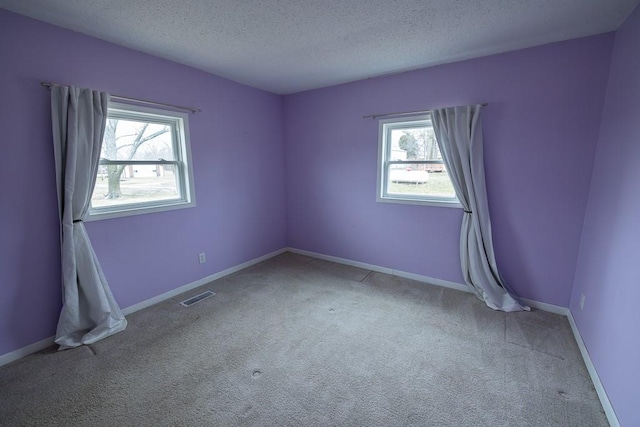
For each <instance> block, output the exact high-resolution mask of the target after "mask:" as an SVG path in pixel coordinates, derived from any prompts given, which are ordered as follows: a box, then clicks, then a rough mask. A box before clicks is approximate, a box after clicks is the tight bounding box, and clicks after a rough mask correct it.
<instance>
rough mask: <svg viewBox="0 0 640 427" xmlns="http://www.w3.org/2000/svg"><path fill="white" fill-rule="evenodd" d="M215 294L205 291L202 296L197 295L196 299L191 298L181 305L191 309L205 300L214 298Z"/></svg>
mask: <svg viewBox="0 0 640 427" xmlns="http://www.w3.org/2000/svg"><path fill="white" fill-rule="evenodd" d="M214 295H215V293H213V292H211V291H205V292H203V293H201V294H198V295H196V296H195V297H191V298H189V299H186V300H184V301H182V302H181V303H180V304H181V305H184V306H185V307H191V306H192V305H193V304H195V303H197V302H200V301H202V300H203V299H207V298H209V297H212V296H214Z"/></svg>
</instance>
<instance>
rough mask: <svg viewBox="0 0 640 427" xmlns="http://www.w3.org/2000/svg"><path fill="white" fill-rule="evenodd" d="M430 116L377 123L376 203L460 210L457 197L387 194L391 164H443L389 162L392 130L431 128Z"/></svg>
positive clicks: (421, 161)
mask: <svg viewBox="0 0 640 427" xmlns="http://www.w3.org/2000/svg"><path fill="white" fill-rule="evenodd" d="M431 123H432V122H431V114H430V113H427V114H418V115H407V116H402V117H393V118H387V119H380V120H379V121H378V165H377V166H378V167H377V170H378V174H377V188H376V191H377V193H376V201H377V202H382V203H399V204H410V205H422V206H438V207H445V208H462V205H461V204H460V201H459V200H458V198H457V196H454V197H453V198H450V197H439V196H434V195H428V194H426V195H409V194H389V193H387V187H388V180H389V166H390V165H392V164H444V162H443V161H442V160H415V159H411V160H389V157H390V152H391V144H390V135H391V132H392V130H394V129H403V128H415V127H420V126H424V125H425V124H426V125H428V126H432V124H431Z"/></svg>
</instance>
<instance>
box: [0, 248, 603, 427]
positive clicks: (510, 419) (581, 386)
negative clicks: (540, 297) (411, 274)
mask: <svg viewBox="0 0 640 427" xmlns="http://www.w3.org/2000/svg"><path fill="white" fill-rule="evenodd" d="M204 289H211V290H213V291H214V292H216V295H215V296H214V297H212V298H209V299H207V300H204V301H202V302H200V303H198V304H196V305H194V306H192V307H189V308H185V307H182V306H181V305H179V301H182V300H184V299H186V298H187V297H188V296H192V295H196V294H197V293H199V292H201V291H202V290H204ZM128 319H129V327H128V328H127V329H126V330H125V331H124V332H122V333H120V334H117V335H114V336H113V337H110V338H107V339H105V340H103V341H101V342H99V343H97V344H94V345H91V346H86V347H80V348H77V349H75V350H68V351H63V352H56V351H54V350H46V351H43V352H40V353H37V354H34V355H31V356H28V357H26V358H24V359H21V360H19V361H17V362H14V363H12V364H9V365H6V366H4V367H2V368H0V425H3V426H5V425H6V426H13V425H47V426H74V425H82V426H107V425H109V426H147V425H148V426H167V425H171V426H227V425H229V426H235V425H246V426H326V425H339V426H604V425H607V421H606V418H605V416H604V413H603V411H602V407H601V405H600V403H599V401H598V398H597V396H596V393H595V390H594V389H593V385H592V383H591V381H590V379H589V376H588V373H587V370H586V368H585V366H584V363H583V361H582V359H581V357H580V354H579V350H578V347H577V345H576V342H575V339H574V338H573V335H572V333H571V330H570V327H569V324H568V322H567V320H566V319H565V318H564V317H562V316H558V315H554V314H550V313H546V312H542V311H532V312H530V313H511V314H505V313H501V312H495V311H492V310H490V309H488V308H487V307H485V306H484V304H483V303H481V302H479V301H477V300H476V299H475V298H474V297H473V296H472V295H471V294H467V293H463V292H458V291H454V290H450V289H445V288H440V287H436V286H430V285H425V284H423V283H419V282H414V281H411V280H406V279H401V278H397V277H394V276H389V275H385V274H381V273H374V272H370V271H367V270H362V269H358V268H354V267H348V266H343V265H339V264H333V263H329V262H326V261H322V260H314V259H312V258H308V257H304V256H301V255H295V254H290V253H286V254H283V255H280V256H278V257H276V258H273V259H271V260H268V261H266V262H263V263H261V264H257V265H255V266H253V267H251V268H248V269H246V270H243V271H240V272H238V273H236V274H233V275H231V276H227V277H225V278H223V279H220V280H218V281H215V282H212V283H210V284H208V285H206V286H204V287H203V288H200V289H196V290H194V291H191V292H188V293H187V294H183V295H181V296H179V297H176V298H174V299H171V300H167V301H165V302H163V303H160V304H158V305H155V306H153V307H150V308H148V309H145V310H142V311H140V312H137V313H135V314H133V315H130V316H128Z"/></svg>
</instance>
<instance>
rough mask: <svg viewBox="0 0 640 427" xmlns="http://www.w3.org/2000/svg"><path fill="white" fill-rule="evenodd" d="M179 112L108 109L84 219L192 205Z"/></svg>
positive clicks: (184, 125) (183, 119)
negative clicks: (89, 205) (92, 188)
mask: <svg viewBox="0 0 640 427" xmlns="http://www.w3.org/2000/svg"><path fill="white" fill-rule="evenodd" d="M190 156H191V153H190V148H189V126H188V116H187V114H184V113H176V112H173V111H165V110H157V109H153V108H145V107H138V106H133V105H125V104H115V103H110V104H109V112H108V116H107V125H106V129H105V134H104V139H103V141H102V152H101V153H100V164H99V166H98V172H97V178H96V186H95V188H94V190H93V195H92V196H91V208H90V210H89V219H100V218H113V217H118V216H126V215H137V214H142V213H150V212H158V211H162V210H168V209H179V208H186V207H191V206H195V198H194V191H193V177H192V172H191V158H190Z"/></svg>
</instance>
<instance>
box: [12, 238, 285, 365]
mask: <svg viewBox="0 0 640 427" xmlns="http://www.w3.org/2000/svg"><path fill="white" fill-rule="evenodd" d="M284 252H287V249H286V248H282V249H278V250H277V251H273V252H270V253H268V254H266V255H262V256H260V257H258V258H254V259H252V260H249V261H247V262H243V263H242V264H238V265H236V266H233V267H230V268H227V269H226V270H222V271H220V272H218V273H215V274H212V275H210V276H207V277H203V278H202V279H199V280H196V281H195V282H191V283H188V284H186V285H184V286H180V287H179V288H176V289H172V290H170V291H169V292H165V293H163V294H160V295H157V296H155V297H153V298H149V299H147V300H144V301H141V302H139V303H137V304H134V305H130V306H129V307H126V308H124V309H123V310H122V313H123V314H124V315H125V316H126V315H129V314H131V313H135V312H136V311H139V310H142V309H143V308H147V307H150V306H152V305H154V304H158V303H159V302H161V301H164V300H166V299H169V298H173V297H174V296H176V295H178V294H181V293H183V292H187V291H190V290H191V289H195V288H197V287H199V286H202V285H206V284H207V283H209V282H212V281H214V280H217V279H219V278H221V277H224V276H228V275H230V274H233V273H235V272H236V271H240V270H242V269H245V268H247V267H251V266H252V265H254V264H257V263H259V262H262V261H265V260H267V259H269V258H273V257H274V256H277V255H280V254H282V253H284ZM54 339H55V337H53V336H51V337H48V338H45V339H43V340H41V341H38V342H35V343H33V344H29V345H27V346H25V347H22V348H19V349H17V350H14V351H11V352H9V353H6V354H3V355H0V366H2V365H6V364H7V363H11V362H13V361H15V360H18V359H21V358H23V357H25V356H28V355H30V354H31V353H35V352H37V351H40V350H44V349H45V348H47V347H49V346H51V345H53V344H54Z"/></svg>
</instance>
